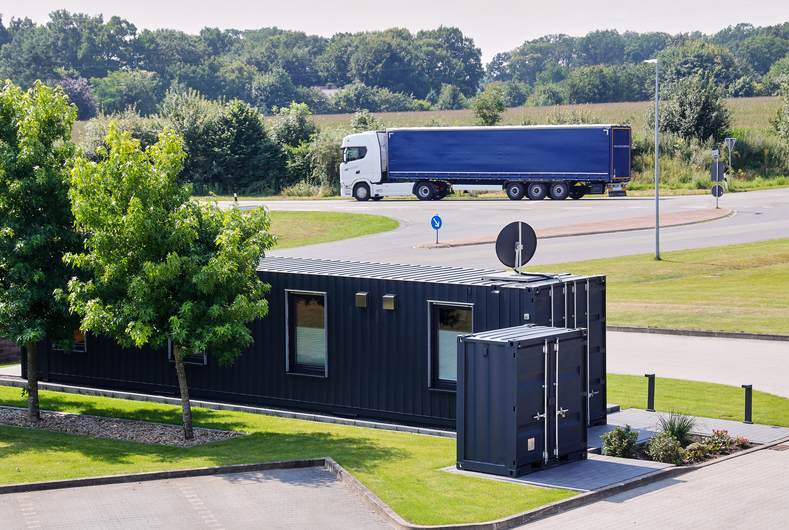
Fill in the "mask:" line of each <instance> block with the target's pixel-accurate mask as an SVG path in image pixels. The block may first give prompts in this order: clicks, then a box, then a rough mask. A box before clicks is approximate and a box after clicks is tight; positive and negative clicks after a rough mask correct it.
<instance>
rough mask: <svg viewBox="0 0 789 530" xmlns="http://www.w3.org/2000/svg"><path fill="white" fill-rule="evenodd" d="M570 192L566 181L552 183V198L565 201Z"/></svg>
mask: <svg viewBox="0 0 789 530" xmlns="http://www.w3.org/2000/svg"><path fill="white" fill-rule="evenodd" d="M569 192H570V189H569V187H568V186H567V183H566V182H554V183H553V184H551V199H553V200H555V201H563V200H564V199H566V198H567V194H568V193H569Z"/></svg>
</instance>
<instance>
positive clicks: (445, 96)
mask: <svg viewBox="0 0 789 530" xmlns="http://www.w3.org/2000/svg"><path fill="white" fill-rule="evenodd" d="M436 108H437V109H438V110H458V109H466V108H468V100H467V99H466V98H465V96H463V93H462V92H461V91H460V89H459V88H458V87H456V86H454V85H443V86H442V87H441V92H440V93H439V95H438V101H436Z"/></svg>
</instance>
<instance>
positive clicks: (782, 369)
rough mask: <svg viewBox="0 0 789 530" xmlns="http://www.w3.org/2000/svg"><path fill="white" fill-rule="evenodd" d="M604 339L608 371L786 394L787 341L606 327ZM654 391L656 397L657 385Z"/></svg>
mask: <svg viewBox="0 0 789 530" xmlns="http://www.w3.org/2000/svg"><path fill="white" fill-rule="evenodd" d="M606 342H607V345H606V354H607V359H606V360H607V366H608V372H609V373H612V374H628V375H641V376H643V375H644V374H655V376H656V377H667V378H672V379H687V380H690V381H704V382H707V383H719V384H723V385H731V386H740V385H753V389H754V390H758V391H761V392H767V393H769V394H775V395H776V396H782V397H785V398H789V383H787V381H789V342H786V341H771V340H751V339H728V338H717V337H687V336H681V335H657V334H651V333H628V332H621V331H608V333H607V334H606ZM744 395H745V394H744V391H743V396H744ZM655 396H656V400H659V399H660V388H659V387H658V388H656V389H655ZM743 399H744V398H743Z"/></svg>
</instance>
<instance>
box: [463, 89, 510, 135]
mask: <svg viewBox="0 0 789 530" xmlns="http://www.w3.org/2000/svg"><path fill="white" fill-rule="evenodd" d="M471 110H472V111H474V117H475V118H476V121H477V125H486V126H491V125H496V124H497V123H499V122H500V121H501V119H502V115H503V114H504V97H503V96H502V93H501V87H500V86H496V85H493V86H488V88H487V89H486V90H485V92H483V93H482V94H479V95H477V96H476V97H475V98H474V99H473V100H471Z"/></svg>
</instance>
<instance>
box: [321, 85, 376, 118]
mask: <svg viewBox="0 0 789 530" xmlns="http://www.w3.org/2000/svg"><path fill="white" fill-rule="evenodd" d="M331 104H332V107H334V110H335V112H340V113H348V112H358V111H360V110H369V111H371V112H377V111H378V98H377V97H376V93H375V90H373V89H372V88H370V87H368V86H367V85H365V84H362V83H353V84H350V85H347V86H346V87H345V88H343V89H342V90H340V91H339V92H337V93H336V94H335V95H334V97H333V98H332V100H331Z"/></svg>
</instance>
